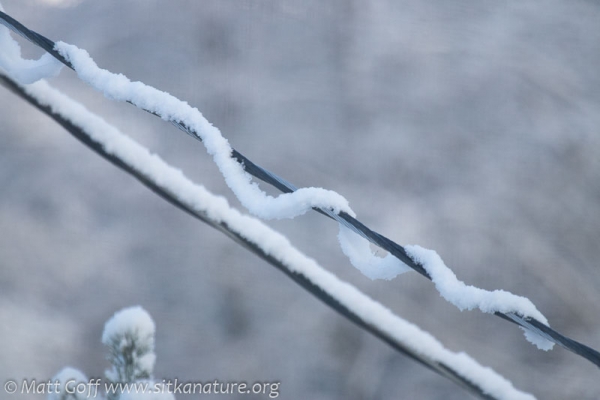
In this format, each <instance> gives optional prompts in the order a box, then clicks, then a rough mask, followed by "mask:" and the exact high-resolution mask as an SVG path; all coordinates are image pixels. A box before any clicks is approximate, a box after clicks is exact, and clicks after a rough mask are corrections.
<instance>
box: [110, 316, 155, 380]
mask: <svg viewBox="0 0 600 400" xmlns="http://www.w3.org/2000/svg"><path fill="white" fill-rule="evenodd" d="M154 332H155V326H154V321H152V318H151V317H150V315H149V314H148V313H147V312H146V311H145V310H144V309H143V308H142V307H139V306H138V307H131V308H126V309H124V310H121V311H119V312H117V313H116V314H115V315H114V316H113V317H112V318H111V319H110V320H109V321H108V322H107V323H106V325H105V326H104V333H103V334H102V343H103V344H104V345H105V346H106V347H108V360H109V361H110V363H111V365H112V369H110V370H107V371H106V379H108V380H109V381H110V382H113V383H131V382H136V381H139V380H142V379H151V378H152V371H153V370H154V361H155V359H156V356H155V354H154Z"/></svg>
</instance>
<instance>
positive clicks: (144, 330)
mask: <svg viewBox="0 0 600 400" xmlns="http://www.w3.org/2000/svg"><path fill="white" fill-rule="evenodd" d="M155 330H156V327H155V325H154V321H153V320H152V317H150V314H148V312H147V311H146V310H144V309H143V308H142V307H140V306H135V307H130V308H125V309H123V310H121V311H118V312H116V313H115V315H113V317H112V318H111V319H109V320H108V322H106V324H105V325H104V332H102V343H104V344H105V345H108V344H109V343H110V341H111V339H112V338H114V337H117V336H123V335H125V334H127V333H134V334H135V335H137V336H139V337H140V338H147V339H146V340H147V342H145V343H144V344H146V345H148V346H149V347H151V348H154V332H155Z"/></svg>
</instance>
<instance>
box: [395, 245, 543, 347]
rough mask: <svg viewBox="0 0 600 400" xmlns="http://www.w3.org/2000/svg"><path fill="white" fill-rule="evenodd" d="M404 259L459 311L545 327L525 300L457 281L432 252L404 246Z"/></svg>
mask: <svg viewBox="0 0 600 400" xmlns="http://www.w3.org/2000/svg"><path fill="white" fill-rule="evenodd" d="M405 249H406V252H407V253H408V255H409V256H410V257H411V258H412V259H413V260H415V261H417V262H419V263H420V264H421V265H423V268H425V270H426V271H427V272H428V273H429V276H431V280H432V281H433V283H434V284H435V287H436V289H437V290H438V292H439V293H440V296H442V297H443V298H444V299H446V300H447V301H448V302H450V303H452V304H454V305H455V306H456V307H458V308H459V309H460V310H461V311H462V310H473V309H475V308H478V309H479V310H481V311H483V312H484V313H489V314H493V313H495V312H502V313H505V314H510V313H515V314H518V315H520V316H522V317H531V318H535V319H537V320H538V321H540V322H542V323H543V324H545V325H548V320H547V319H546V317H544V315H543V314H542V313H541V312H539V311H538V309H537V308H536V307H535V305H534V304H533V303H532V302H531V300H529V299H528V298H526V297H522V296H517V295H514V294H512V293H510V292H507V291H505V290H494V291H488V290H485V289H480V288H477V287H475V286H470V285H466V284H465V283H464V282H462V281H459V280H458V278H457V277H456V275H455V274H454V272H453V271H452V270H451V269H450V268H448V267H447V266H446V264H444V261H443V260H442V259H441V257H440V256H439V255H438V254H437V253H436V252H435V251H433V250H428V249H425V248H423V247H421V246H416V245H415V246H405ZM525 337H526V338H527V340H529V341H530V342H531V343H533V344H535V345H536V346H537V347H538V348H539V349H541V350H546V351H547V350H551V349H552V348H553V347H554V343H552V342H551V341H549V340H547V339H545V338H543V337H541V336H540V335H538V334H536V333H533V332H531V331H530V330H526V331H525Z"/></svg>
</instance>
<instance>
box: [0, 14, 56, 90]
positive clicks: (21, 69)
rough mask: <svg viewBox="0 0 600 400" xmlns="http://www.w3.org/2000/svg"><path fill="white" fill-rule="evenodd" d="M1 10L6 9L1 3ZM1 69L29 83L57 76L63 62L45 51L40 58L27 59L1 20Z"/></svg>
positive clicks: (20, 81) (18, 80)
mask: <svg viewBox="0 0 600 400" xmlns="http://www.w3.org/2000/svg"><path fill="white" fill-rule="evenodd" d="M0 11H4V9H3V8H2V4H0ZM0 49H2V51H1V52H0V71H2V72H4V73H5V74H6V75H8V76H10V77H11V78H13V79H14V80H16V81H17V82H19V83H21V84H28V83H33V82H35V81H38V80H40V79H42V78H51V77H54V76H57V75H58V74H59V73H60V71H61V69H62V67H63V64H62V63H61V62H60V61H58V60H57V59H55V58H54V57H52V55H50V54H49V53H44V55H42V56H41V57H40V58H39V59H38V60H27V59H24V58H22V57H21V47H20V46H19V43H17V42H16V41H15V40H14V39H13V38H12V37H11V36H10V31H9V29H8V28H7V27H5V26H4V25H3V21H2V20H0Z"/></svg>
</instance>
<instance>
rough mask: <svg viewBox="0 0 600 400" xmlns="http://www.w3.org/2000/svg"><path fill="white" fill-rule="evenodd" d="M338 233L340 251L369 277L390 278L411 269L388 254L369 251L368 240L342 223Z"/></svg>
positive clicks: (373, 278)
mask: <svg viewBox="0 0 600 400" xmlns="http://www.w3.org/2000/svg"><path fill="white" fill-rule="evenodd" d="M339 225H340V231H339V233H338V240H339V242H340V246H341V248H342V251H343V252H344V254H345V255H346V257H348V259H349V260H350V262H351V263H352V265H353V266H354V267H356V268H357V269H358V270H359V271H360V272H362V273H363V275H365V276H366V277H368V278H369V279H372V280H375V279H385V280H388V281H389V280H392V279H394V278H395V277H396V276H398V275H400V274H403V273H405V272H408V271H412V269H411V268H410V267H409V266H408V265H406V264H404V263H403V262H402V261H400V260H399V259H397V258H396V257H394V256H393V255H392V254H388V255H386V256H385V257H378V256H377V255H375V254H373V252H372V251H371V246H370V244H369V241H368V240H367V239H365V238H363V237H362V236H359V235H358V234H356V233H355V232H353V231H352V230H350V229H349V228H347V227H345V226H344V225H342V224H339Z"/></svg>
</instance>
